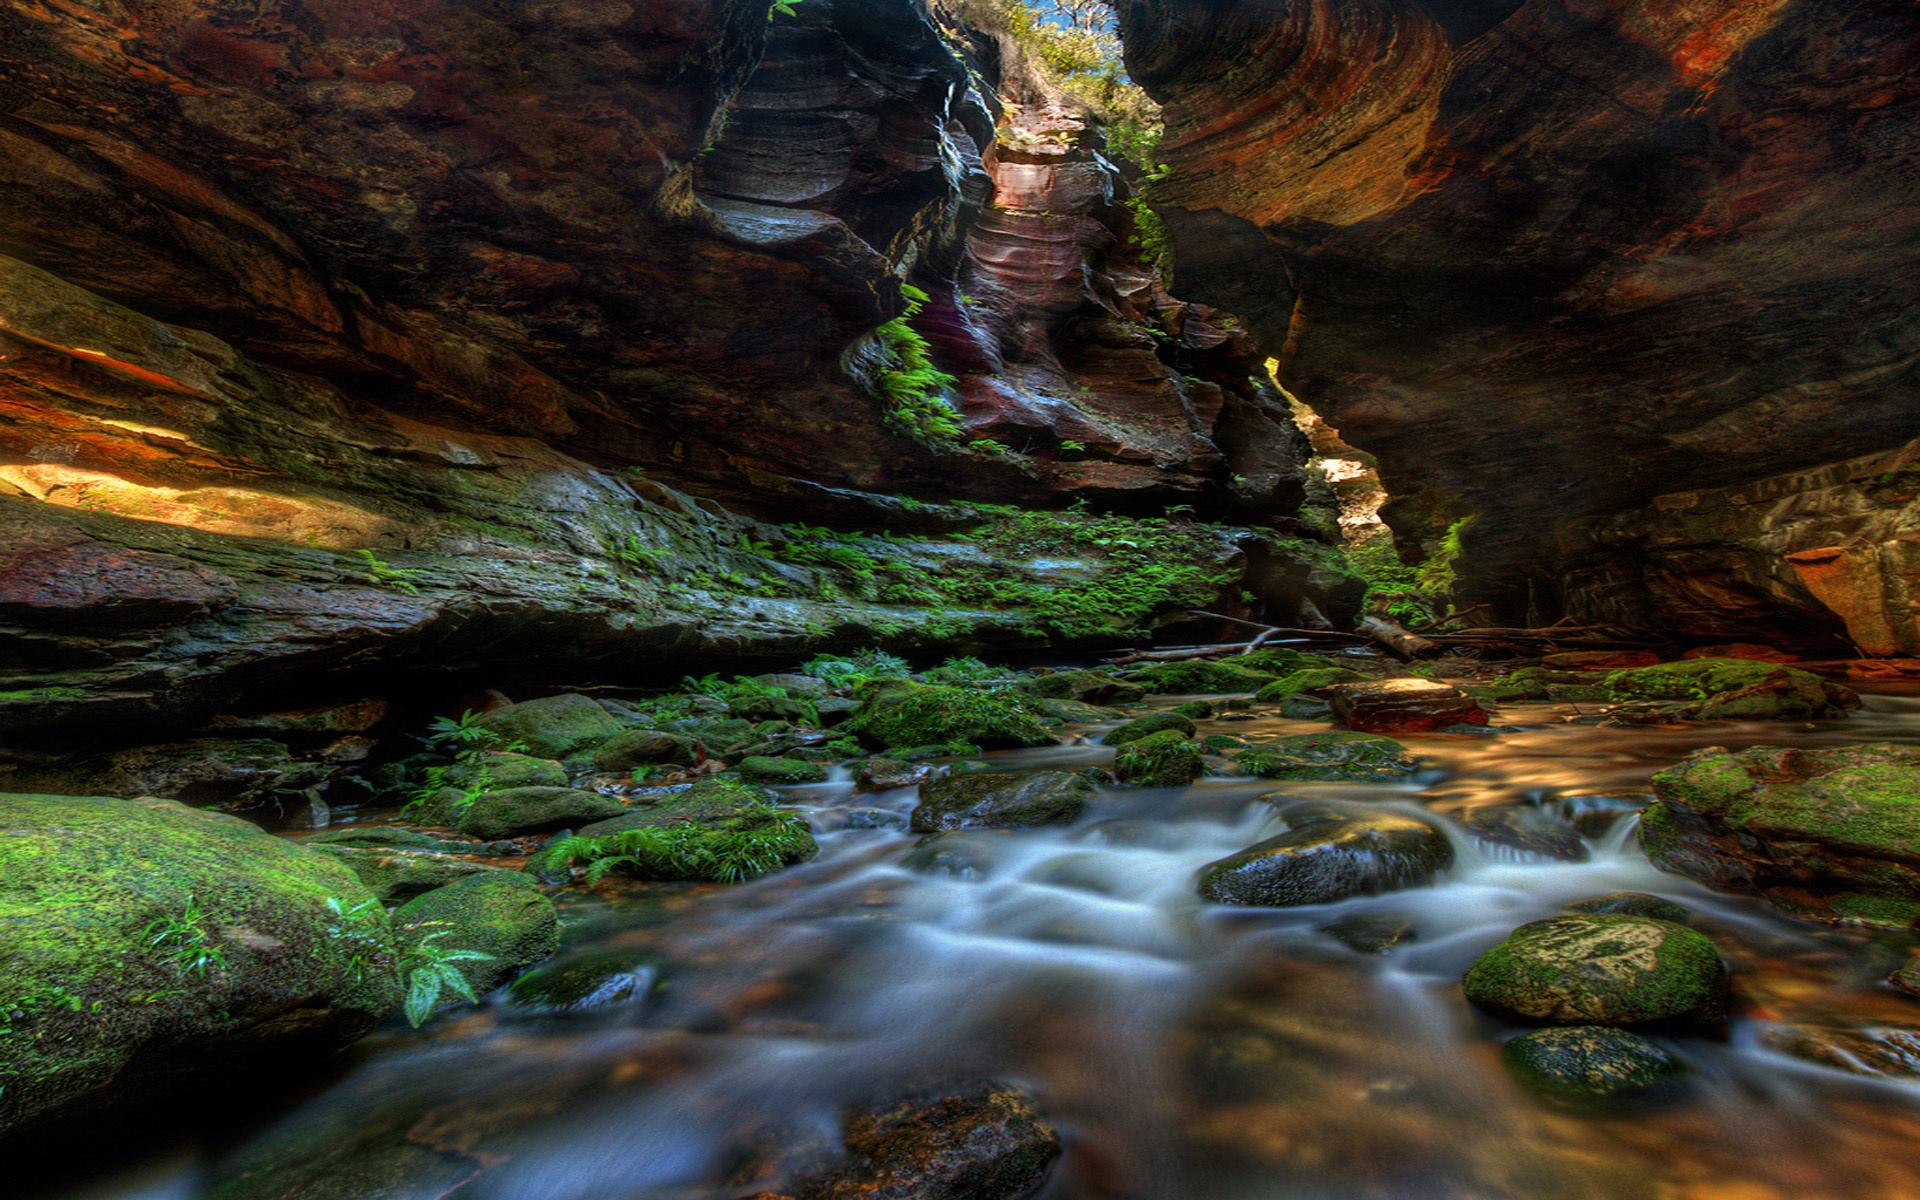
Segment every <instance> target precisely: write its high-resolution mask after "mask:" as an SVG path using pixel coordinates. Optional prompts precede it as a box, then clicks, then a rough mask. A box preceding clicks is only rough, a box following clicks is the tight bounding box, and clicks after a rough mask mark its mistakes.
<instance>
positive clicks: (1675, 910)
mask: <svg viewBox="0 0 1920 1200" xmlns="http://www.w3.org/2000/svg"><path fill="white" fill-rule="evenodd" d="M1566 909H1567V911H1568V912H1572V913H1589V914H1598V915H1603V916H1604V915H1608V914H1621V915H1624V916H1629V917H1652V918H1654V919H1655V920H1658V921H1672V922H1674V923H1675V924H1678V925H1684V924H1686V922H1687V919H1688V918H1689V917H1691V916H1692V915H1693V914H1692V913H1690V912H1688V911H1687V910H1686V909H1684V908H1682V907H1681V906H1680V905H1678V904H1675V903H1674V902H1673V901H1671V900H1663V899H1661V898H1660V897H1658V896H1650V895H1648V894H1647V893H1646V892H1609V893H1607V894H1606V895H1604V896H1595V897H1594V898H1593V899H1591V900H1575V901H1573V902H1572V903H1571V904H1568V905H1567V906H1566Z"/></svg>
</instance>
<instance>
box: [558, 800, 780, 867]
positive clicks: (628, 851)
mask: <svg viewBox="0 0 1920 1200" xmlns="http://www.w3.org/2000/svg"><path fill="white" fill-rule="evenodd" d="M809 840H810V836H809V835H808V833H807V823H806V822H805V821H804V820H802V819H801V818H799V817H797V816H794V815H793V814H791V813H775V814H773V820H772V822H771V824H770V825H768V826H764V827H762V828H759V829H755V830H751V831H747V832H722V831H719V830H713V829H707V828H704V827H702V826H699V825H666V826H653V827H650V828H645V829H627V830H622V831H621V832H619V833H611V834H608V835H606V836H605V837H597V838H590V837H580V836H578V835H575V836H574V837H570V838H565V839H563V840H561V841H559V842H557V843H555V844H554V847H553V854H554V856H555V857H557V858H559V859H561V860H563V861H565V862H567V863H570V864H577V863H584V864H585V866H586V875H585V881H586V882H587V883H588V884H595V883H599V882H600V881H601V880H603V879H605V878H606V877H607V876H609V875H629V876H632V877H634V878H638V879H665V880H674V879H709V880H713V881H715V882H717V883H739V882H741V881H743V880H747V879H752V878H753V877H754V876H756V875H765V874H766V873H767V872H769V871H774V870H778V869H779V868H780V867H781V866H782V865H784V864H785V862H786V861H787V859H788V857H789V856H791V855H795V854H800V853H804V852H805V850H806V848H807V844H808V841H809Z"/></svg>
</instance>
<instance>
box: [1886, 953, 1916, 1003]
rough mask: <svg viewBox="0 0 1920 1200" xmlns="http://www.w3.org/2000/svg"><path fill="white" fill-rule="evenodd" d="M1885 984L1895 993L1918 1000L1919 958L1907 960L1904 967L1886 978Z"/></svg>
mask: <svg viewBox="0 0 1920 1200" xmlns="http://www.w3.org/2000/svg"><path fill="white" fill-rule="evenodd" d="M1887 982H1888V983H1889V984H1892V985H1893V989H1894V990H1895V991H1897V992H1901V993H1904V994H1905V995H1908V996H1912V997H1913V998H1914V999H1916V1000H1920V958H1914V959H1910V960H1908V962H1907V965H1906V966H1904V967H1901V968H1899V969H1898V970H1895V971H1894V972H1893V973H1892V974H1890V975H1888V976H1887Z"/></svg>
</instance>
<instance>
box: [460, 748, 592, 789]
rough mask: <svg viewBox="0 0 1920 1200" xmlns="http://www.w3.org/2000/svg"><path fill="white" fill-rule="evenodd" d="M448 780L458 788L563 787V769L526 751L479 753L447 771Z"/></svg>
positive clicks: (564, 770)
mask: <svg viewBox="0 0 1920 1200" xmlns="http://www.w3.org/2000/svg"><path fill="white" fill-rule="evenodd" d="M447 781H448V782H449V783H454V784H458V785H460V786H462V787H471V786H473V785H475V784H482V785H484V786H485V787H486V788H487V789H488V790H490V791H496V792H503V791H506V790H507V789H509V788H529V787H555V788H557V787H565V786H567V770H566V768H565V767H562V766H561V765H560V764H559V763H557V762H554V761H553V760H552V759H550V758H534V757H533V756H532V755H528V754H483V755H480V756H479V757H477V758H475V759H474V760H473V761H471V762H468V763H463V764H461V765H460V766H457V767H455V768H453V769H452V770H451V771H449V772H448V773H447Z"/></svg>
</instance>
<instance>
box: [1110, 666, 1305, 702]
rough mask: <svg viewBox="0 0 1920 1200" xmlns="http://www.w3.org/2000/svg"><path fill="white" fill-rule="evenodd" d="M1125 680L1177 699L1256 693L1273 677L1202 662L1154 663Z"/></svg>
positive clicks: (1264, 673) (1236, 667)
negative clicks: (1192, 696) (1193, 696)
mask: <svg viewBox="0 0 1920 1200" xmlns="http://www.w3.org/2000/svg"><path fill="white" fill-rule="evenodd" d="M1127 678H1128V679H1130V680H1132V681H1133V682H1134V683H1137V684H1139V685H1140V686H1141V687H1144V688H1146V689H1147V690H1148V691H1149V692H1153V693H1157V694H1161V695H1180V696H1188V695H1219V694H1223V693H1225V694H1233V693H1239V692H1255V691H1259V690H1260V689H1261V688H1262V687H1264V686H1266V685H1267V684H1269V683H1272V682H1273V676H1272V675H1271V674H1269V673H1268V672H1266V671H1254V670H1249V669H1248V668H1246V667H1241V666H1235V665H1234V664H1232V663H1230V662H1208V661H1206V660H1204V659H1196V660H1194V661H1192V662H1170V663H1155V664H1154V665H1152V666H1150V667H1141V668H1140V669H1139V670H1136V671H1133V672H1131V673H1130V674H1129V675H1128V676H1127Z"/></svg>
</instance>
